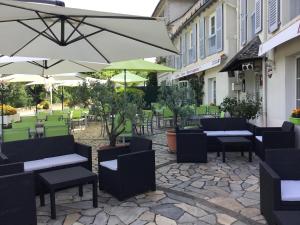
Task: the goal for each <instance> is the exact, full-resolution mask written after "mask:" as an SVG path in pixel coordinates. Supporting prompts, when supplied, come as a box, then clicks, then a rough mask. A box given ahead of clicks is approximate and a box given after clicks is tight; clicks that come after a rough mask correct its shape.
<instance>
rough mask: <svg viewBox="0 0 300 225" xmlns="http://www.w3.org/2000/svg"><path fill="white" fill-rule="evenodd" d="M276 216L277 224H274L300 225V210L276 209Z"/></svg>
mask: <svg viewBox="0 0 300 225" xmlns="http://www.w3.org/2000/svg"><path fill="white" fill-rule="evenodd" d="M274 217H275V221H276V224H274V225H299V224H300V211H296V210H295V211H275V212H274Z"/></svg>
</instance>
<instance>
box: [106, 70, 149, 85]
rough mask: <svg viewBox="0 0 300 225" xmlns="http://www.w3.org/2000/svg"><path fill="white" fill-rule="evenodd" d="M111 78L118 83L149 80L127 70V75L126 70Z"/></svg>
mask: <svg viewBox="0 0 300 225" xmlns="http://www.w3.org/2000/svg"><path fill="white" fill-rule="evenodd" d="M125 76H126V77H125ZM110 80H111V81H113V82H116V83H125V82H126V83H140V82H145V81H147V79H146V78H144V77H141V76H138V75H136V74H134V73H130V72H126V75H125V72H124V71H122V72H121V73H119V74H117V75H115V76H113V77H112V78H111V79H110Z"/></svg>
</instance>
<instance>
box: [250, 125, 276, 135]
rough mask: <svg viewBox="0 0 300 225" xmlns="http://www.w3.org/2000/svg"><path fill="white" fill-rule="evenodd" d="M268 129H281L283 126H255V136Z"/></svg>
mask: <svg viewBox="0 0 300 225" xmlns="http://www.w3.org/2000/svg"><path fill="white" fill-rule="evenodd" d="M267 131H281V127H255V136H262V135H263V133H264V132H267Z"/></svg>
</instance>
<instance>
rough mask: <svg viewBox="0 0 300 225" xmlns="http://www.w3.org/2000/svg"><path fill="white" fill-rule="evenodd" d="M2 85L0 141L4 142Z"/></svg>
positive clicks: (2, 92)
mask: <svg viewBox="0 0 300 225" xmlns="http://www.w3.org/2000/svg"><path fill="white" fill-rule="evenodd" d="M3 107H4V84H3V83H2V84H1V141H2V142H4V134H3V129H4V108H3Z"/></svg>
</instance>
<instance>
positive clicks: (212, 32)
mask: <svg viewBox="0 0 300 225" xmlns="http://www.w3.org/2000/svg"><path fill="white" fill-rule="evenodd" d="M215 34H216V15H215V14H213V15H211V16H210V18H209V35H210V36H213V35H215Z"/></svg>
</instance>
